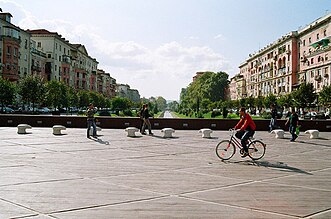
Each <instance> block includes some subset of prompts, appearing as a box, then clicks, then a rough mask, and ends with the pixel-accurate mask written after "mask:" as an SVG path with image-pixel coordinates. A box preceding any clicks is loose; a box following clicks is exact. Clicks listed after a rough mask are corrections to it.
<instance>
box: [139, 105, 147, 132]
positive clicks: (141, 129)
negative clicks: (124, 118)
mask: <svg viewBox="0 0 331 219" xmlns="http://www.w3.org/2000/svg"><path fill="white" fill-rule="evenodd" d="M145 105H146V104H143V105H142V107H141V109H140V110H139V113H138V116H139V118H140V120H141V125H140V133H141V134H143V135H145V134H146V132H143V126H144V118H143V114H144V109H145Z"/></svg>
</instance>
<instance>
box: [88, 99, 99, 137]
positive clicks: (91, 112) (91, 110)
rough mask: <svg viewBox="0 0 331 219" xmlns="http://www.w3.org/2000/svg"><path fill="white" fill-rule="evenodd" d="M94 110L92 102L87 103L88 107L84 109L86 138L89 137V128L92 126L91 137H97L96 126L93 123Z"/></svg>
mask: <svg viewBox="0 0 331 219" xmlns="http://www.w3.org/2000/svg"><path fill="white" fill-rule="evenodd" d="M95 113H96V110H95V108H94V106H93V104H92V103H90V104H89V107H88V109H87V110H86V115H87V138H90V129H91V127H93V137H97V126H96V124H95V119H94V114H95Z"/></svg>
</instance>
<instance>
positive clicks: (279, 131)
mask: <svg viewBox="0 0 331 219" xmlns="http://www.w3.org/2000/svg"><path fill="white" fill-rule="evenodd" d="M273 133H275V138H284V130H283V129H275V130H272V131H271V132H270V134H273Z"/></svg>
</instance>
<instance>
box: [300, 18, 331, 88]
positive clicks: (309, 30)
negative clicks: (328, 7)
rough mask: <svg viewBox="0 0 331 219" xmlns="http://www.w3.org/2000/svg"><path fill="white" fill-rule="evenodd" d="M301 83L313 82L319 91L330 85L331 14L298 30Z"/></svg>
mask: <svg viewBox="0 0 331 219" xmlns="http://www.w3.org/2000/svg"><path fill="white" fill-rule="evenodd" d="M298 38H299V44H298V45H299V48H300V49H299V60H300V62H299V64H300V71H299V72H298V79H299V82H300V83H303V82H307V83H312V84H313V85H314V88H315V89H316V91H317V92H319V91H321V89H322V88H323V86H330V84H331V83H330V82H331V81H330V73H331V43H330V41H331V14H329V15H327V16H325V17H322V18H319V19H317V20H316V21H314V22H313V23H311V24H310V25H308V26H306V27H305V28H303V29H301V30H299V31H298Z"/></svg>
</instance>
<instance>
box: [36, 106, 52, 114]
mask: <svg viewBox="0 0 331 219" xmlns="http://www.w3.org/2000/svg"><path fill="white" fill-rule="evenodd" d="M37 111H38V112H39V113H43V114H47V113H51V110H50V109H49V108H47V107H41V108H38V109H37Z"/></svg>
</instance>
